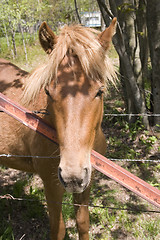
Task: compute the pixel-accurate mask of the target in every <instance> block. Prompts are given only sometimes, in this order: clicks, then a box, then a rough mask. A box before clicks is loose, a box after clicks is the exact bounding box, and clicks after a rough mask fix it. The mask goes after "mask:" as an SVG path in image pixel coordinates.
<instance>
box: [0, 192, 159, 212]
mask: <svg viewBox="0 0 160 240" xmlns="http://www.w3.org/2000/svg"><path fill="white" fill-rule="evenodd" d="M3 199H6V200H12V201H28V202H42V203H46V204H47V201H46V200H45V199H40V200H37V199H31V198H16V197H13V196H12V195H11V194H5V195H1V196H0V200H3ZM52 202H53V203H55V204H60V205H67V206H72V207H73V206H74V207H89V208H101V209H110V210H118V211H128V212H136V213H141V212H142V213H160V211H157V210H144V209H135V208H134V209H133V208H126V207H124V206H123V207H110V206H104V205H93V204H89V205H86V204H77V203H69V202H57V201H52Z"/></svg>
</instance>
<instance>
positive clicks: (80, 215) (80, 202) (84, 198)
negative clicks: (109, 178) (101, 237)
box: [73, 186, 90, 240]
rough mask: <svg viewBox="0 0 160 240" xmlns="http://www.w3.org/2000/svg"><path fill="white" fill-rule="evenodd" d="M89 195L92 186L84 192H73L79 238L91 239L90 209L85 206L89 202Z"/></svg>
mask: <svg viewBox="0 0 160 240" xmlns="http://www.w3.org/2000/svg"><path fill="white" fill-rule="evenodd" d="M89 195H90V186H89V187H88V188H87V189H86V190H85V191H84V192H83V193H74V194H73V201H74V204H75V213H76V223H77V229H78V233H79V240H89V210H88V206H84V205H88V203H89ZM76 204H77V205H76Z"/></svg>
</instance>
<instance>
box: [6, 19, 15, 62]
mask: <svg viewBox="0 0 160 240" xmlns="http://www.w3.org/2000/svg"><path fill="white" fill-rule="evenodd" d="M8 21H9V27H10V31H11V37H12V44H13V53H14V55H13V58H16V57H17V48H16V42H15V31H14V28H13V26H12V22H11V19H10V17H8Z"/></svg>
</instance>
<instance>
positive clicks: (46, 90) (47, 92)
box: [44, 87, 50, 97]
mask: <svg viewBox="0 0 160 240" xmlns="http://www.w3.org/2000/svg"><path fill="white" fill-rule="evenodd" d="M44 90H45V93H46V94H47V95H48V96H49V97H50V93H49V91H48V89H47V88H46V87H45V88H44Z"/></svg>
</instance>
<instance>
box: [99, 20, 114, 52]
mask: <svg viewBox="0 0 160 240" xmlns="http://www.w3.org/2000/svg"><path fill="white" fill-rule="evenodd" d="M116 26H117V18H116V17H114V18H113V20H112V22H111V24H110V25H109V27H108V28H106V29H105V30H104V31H103V32H102V33H100V35H99V41H100V43H101V45H102V46H103V48H104V49H105V50H107V49H108V48H109V46H110V43H111V41H112V37H113V36H114V34H115V33H116Z"/></svg>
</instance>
